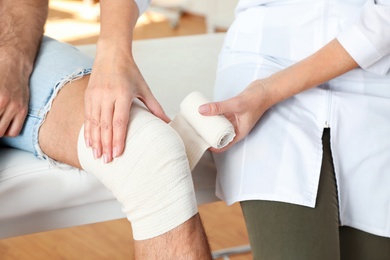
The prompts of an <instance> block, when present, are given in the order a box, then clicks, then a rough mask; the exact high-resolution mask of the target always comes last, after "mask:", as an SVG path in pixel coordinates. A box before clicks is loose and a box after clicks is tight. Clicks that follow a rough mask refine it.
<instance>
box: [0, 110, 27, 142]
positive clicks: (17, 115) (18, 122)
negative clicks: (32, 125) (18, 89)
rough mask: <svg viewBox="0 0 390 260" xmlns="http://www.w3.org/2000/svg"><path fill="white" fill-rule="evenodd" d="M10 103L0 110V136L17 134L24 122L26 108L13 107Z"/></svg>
mask: <svg viewBox="0 0 390 260" xmlns="http://www.w3.org/2000/svg"><path fill="white" fill-rule="evenodd" d="M14 107H15V106H13V105H12V104H7V106H6V107H5V108H3V109H1V111H0V137H3V136H7V137H15V136H17V135H18V134H19V133H20V131H21V129H22V127H23V124H24V120H25V118H26V116H27V108H25V107H22V108H20V107H19V108H17V109H15V108H14Z"/></svg>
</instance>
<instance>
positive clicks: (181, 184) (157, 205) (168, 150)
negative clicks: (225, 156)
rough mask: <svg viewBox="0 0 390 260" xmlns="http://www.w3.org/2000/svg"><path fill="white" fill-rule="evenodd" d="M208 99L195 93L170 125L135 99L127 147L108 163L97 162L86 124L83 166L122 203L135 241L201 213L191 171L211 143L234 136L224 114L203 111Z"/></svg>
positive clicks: (81, 153)
mask: <svg viewBox="0 0 390 260" xmlns="http://www.w3.org/2000/svg"><path fill="white" fill-rule="evenodd" d="M207 102H208V101H207V100H206V99H205V98H204V97H203V96H202V95H201V94H200V93H198V92H193V93H191V94H190V95H189V96H187V97H186V98H185V99H184V100H183V102H182V104H181V112H180V114H179V115H177V116H176V117H175V119H174V120H173V121H172V123H171V125H170V126H169V125H167V124H166V123H164V122H163V121H161V120H160V119H159V118H157V117H155V116H154V115H152V114H151V113H150V112H149V111H148V110H147V109H146V108H145V107H144V106H142V105H140V104H139V103H137V102H134V104H133V105H132V108H131V112H130V123H129V128H128V133H127V137H126V144H125V151H124V153H123V154H122V155H121V156H120V157H118V158H115V159H114V160H113V162H111V163H108V164H104V163H103V161H102V160H95V159H94V156H93V152H92V149H90V148H86V146H85V142H84V127H82V129H81V131H80V133H79V139H78V156H79V160H80V164H81V166H82V168H83V169H84V170H85V171H87V172H90V173H93V174H94V175H95V176H96V177H97V178H98V179H99V180H100V181H101V182H102V183H103V184H104V185H105V186H106V187H107V188H108V189H109V190H110V191H111V192H112V193H113V195H114V196H115V197H116V198H117V200H118V201H119V202H120V203H121V204H122V206H123V211H124V212H125V213H126V214H127V218H128V219H129V221H130V222H131V223H132V227H133V236H134V239H136V240H143V239H149V238H152V237H156V236H159V235H161V234H163V233H165V232H167V231H169V230H171V229H173V228H175V227H177V226H179V225H180V224H182V223H184V222H185V221H186V220H188V219H189V218H191V217H192V216H194V215H195V214H196V213H197V204H196V199H195V192H194V186H193V182H192V176H191V170H192V169H193V168H194V167H195V166H196V164H197V163H198V161H199V159H200V158H201V157H202V155H203V153H204V152H205V151H206V150H207V149H208V148H209V147H215V148H222V147H224V146H226V145H227V144H228V143H229V142H230V141H231V140H232V139H233V138H234V136H235V133H234V128H233V126H232V125H231V124H230V122H229V121H228V120H227V119H226V118H225V117H223V116H215V117H205V116H202V115H200V114H199V112H198V107H199V106H200V105H202V104H204V103H207ZM183 141H184V144H183Z"/></svg>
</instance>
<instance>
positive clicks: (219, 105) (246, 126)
mask: <svg viewBox="0 0 390 260" xmlns="http://www.w3.org/2000/svg"><path fill="white" fill-rule="evenodd" d="M268 85H269V84H268V80H266V79H262V80H256V81H253V82H252V83H251V84H249V85H248V86H247V87H246V89H245V90H243V91H242V92H241V93H240V94H238V95H237V96H235V97H232V98H230V99H227V100H225V101H221V102H211V103H207V104H204V105H202V106H200V107H199V113H200V114H202V115H204V116H214V115H224V116H225V117H226V118H227V119H228V120H229V121H230V122H231V123H232V124H233V126H234V129H235V132H236V136H235V137H234V139H233V141H232V142H231V143H230V144H229V145H227V146H226V147H224V148H222V149H215V148H211V149H210V150H211V151H212V152H216V153H221V152H224V151H226V150H228V149H229V148H230V147H232V146H233V145H234V144H235V143H237V142H239V141H241V140H242V139H244V138H245V137H246V136H247V135H248V133H249V132H250V131H251V130H252V128H253V127H254V126H255V124H256V123H257V121H259V119H260V118H261V116H262V115H263V114H264V112H265V111H266V110H267V109H268V108H269V107H270V104H269V102H268V100H269V99H268V97H269V94H268V91H267V89H268V88H269V86H268Z"/></svg>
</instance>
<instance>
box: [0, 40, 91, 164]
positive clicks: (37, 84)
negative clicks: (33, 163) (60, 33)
mask: <svg viewBox="0 0 390 260" xmlns="http://www.w3.org/2000/svg"><path fill="white" fill-rule="evenodd" d="M92 65H93V59H92V58H91V57H89V56H86V55H85V54H83V53H81V52H80V51H79V50H78V49H76V48H75V47H73V46H71V45H69V44H65V43H61V42H58V41H56V40H53V39H51V38H49V37H43V39H42V44H41V47H40V51H39V53H38V56H37V59H36V62H35V66H34V70H33V73H32V75H31V78H30V102H29V109H28V115H27V118H26V121H25V123H24V126H23V129H22V131H21V133H20V134H19V136H17V137H14V138H9V137H3V138H0V144H1V145H7V146H11V147H14V148H18V149H21V150H26V151H29V152H32V153H34V154H35V156H37V157H38V158H42V159H46V158H45V157H46V156H45V155H44V154H43V153H42V152H41V149H40V147H39V144H38V131H39V128H40V126H41V125H42V123H43V122H44V120H45V117H46V114H47V113H48V112H49V110H50V107H51V104H52V102H53V99H54V98H55V97H56V95H57V93H58V91H59V90H60V89H61V88H62V87H63V86H64V85H65V84H66V83H68V82H70V81H72V80H75V79H77V78H80V77H82V76H83V75H87V74H90V73H91V69H92Z"/></svg>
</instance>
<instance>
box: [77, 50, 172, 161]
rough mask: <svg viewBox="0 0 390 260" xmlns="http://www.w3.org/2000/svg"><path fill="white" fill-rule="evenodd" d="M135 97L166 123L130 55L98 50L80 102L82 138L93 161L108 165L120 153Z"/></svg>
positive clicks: (167, 119) (166, 120)
mask: <svg viewBox="0 0 390 260" xmlns="http://www.w3.org/2000/svg"><path fill="white" fill-rule="evenodd" d="M108 48H111V47H108ZM135 98H139V99H140V100H141V101H142V102H143V103H144V104H145V105H146V106H147V107H148V109H149V110H150V111H151V112H152V113H153V114H154V115H156V116H157V117H159V118H161V119H162V120H164V121H165V122H169V121H170V119H169V118H168V117H167V116H166V115H165V113H164V111H163V109H162V107H161V105H160V104H159V103H158V102H157V100H156V99H155V97H154V96H153V94H152V93H151V91H150V89H149V87H148V85H147V84H146V82H145V80H144V78H143V77H142V75H141V73H140V71H139V69H138V67H137V65H136V64H135V62H134V60H133V57H132V56H131V55H126V54H125V53H124V52H120V50H116V49H114V48H111V50H105V51H104V52H101V53H99V51H98V53H97V57H96V59H95V64H94V67H93V70H92V74H91V79H90V82H89V84H88V87H87V90H86V92H85V99H84V100H85V122H84V124H85V126H84V127H85V131H84V137H85V142H86V145H87V146H91V147H92V148H93V152H94V156H95V158H100V157H102V156H103V160H104V162H105V163H108V162H110V161H112V159H113V158H115V157H117V156H120V155H121V154H122V153H123V150H124V144H125V139H126V134H127V126H128V122H129V115H130V107H131V103H132V102H133V100H134V99H135Z"/></svg>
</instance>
